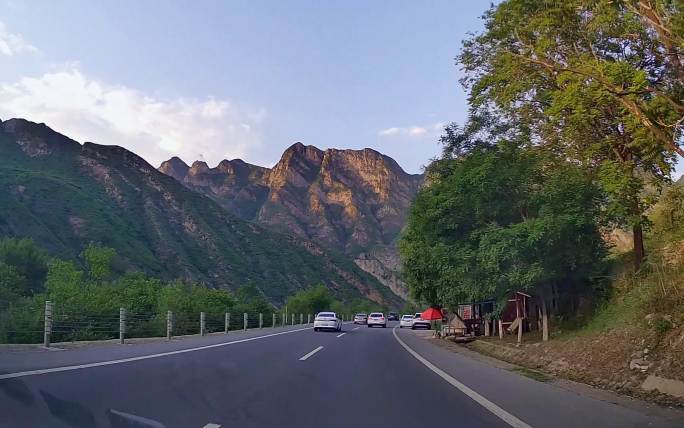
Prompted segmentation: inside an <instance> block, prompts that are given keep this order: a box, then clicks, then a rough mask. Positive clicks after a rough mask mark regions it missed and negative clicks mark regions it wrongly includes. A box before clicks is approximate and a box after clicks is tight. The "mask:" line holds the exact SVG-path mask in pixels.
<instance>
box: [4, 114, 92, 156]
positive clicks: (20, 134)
mask: <svg viewBox="0 0 684 428" xmlns="http://www.w3.org/2000/svg"><path fill="white" fill-rule="evenodd" d="M0 132H4V133H6V134H11V135H12V138H13V140H14V141H16V143H17V144H18V145H19V146H20V147H21V150H22V151H23V152H24V153H25V154H27V155H28V156H31V157H40V156H48V155H51V154H54V153H74V152H77V151H79V150H81V145H80V144H79V143H78V142H76V141H74V140H72V139H71V138H68V137H66V136H64V135H62V134H60V133H59V132H57V131H54V130H53V129H52V128H50V127H48V126H47V125H46V124H44V123H35V122H31V121H28V120H26V119H17V118H14V119H8V120H5V121H2V122H0Z"/></svg>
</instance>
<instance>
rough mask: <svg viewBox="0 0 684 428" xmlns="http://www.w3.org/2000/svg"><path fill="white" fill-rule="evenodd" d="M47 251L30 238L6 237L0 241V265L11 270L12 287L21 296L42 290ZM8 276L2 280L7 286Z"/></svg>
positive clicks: (45, 271) (46, 267)
mask: <svg viewBox="0 0 684 428" xmlns="http://www.w3.org/2000/svg"><path fill="white" fill-rule="evenodd" d="M47 262H48V256H47V253H46V252H45V251H44V250H42V249H41V248H39V247H38V246H36V245H35V244H34V242H33V240H31V239H14V238H8V239H3V240H2V241H0V265H5V268H4V270H5V271H9V270H11V272H12V273H11V277H12V281H11V282H12V289H13V290H14V292H15V293H17V294H18V295H21V296H31V295H33V294H35V293H39V292H40V291H42V290H43V283H44V282H45V276H46V275H47V271H48V266H47ZM9 281H10V279H9V278H5V280H4V281H3V282H4V283H5V284H7V285H8V286H9Z"/></svg>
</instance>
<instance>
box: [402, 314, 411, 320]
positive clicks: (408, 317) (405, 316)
mask: <svg viewBox="0 0 684 428" xmlns="http://www.w3.org/2000/svg"><path fill="white" fill-rule="evenodd" d="M402 318H403V319H405V320H410V319H412V318H413V317H412V316H411V315H404V316H403V317H402Z"/></svg>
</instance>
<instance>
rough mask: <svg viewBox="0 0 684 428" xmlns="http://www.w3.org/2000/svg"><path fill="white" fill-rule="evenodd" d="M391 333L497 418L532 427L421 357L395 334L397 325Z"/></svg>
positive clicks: (446, 379) (523, 426) (517, 426)
mask: <svg viewBox="0 0 684 428" xmlns="http://www.w3.org/2000/svg"><path fill="white" fill-rule="evenodd" d="M392 334H394V338H395V339H397V342H399V344H400V345H401V346H402V347H403V348H404V349H406V351H408V353H409V354H411V355H413V356H414V357H415V358H416V359H417V360H418V361H420V362H421V363H423V364H424V365H425V366H426V367H427V368H429V369H430V370H432V371H433V372H435V373H436V374H437V375H438V376H439V377H441V378H442V379H444V380H445V381H447V382H449V383H450V384H451V385H452V386H454V387H455V388H456V389H458V390H459V391H461V392H462V393H464V394H465V395H467V396H468V397H470V398H472V399H473V400H475V402H476V403H477V404H479V405H480V406H482V407H484V408H485V409H487V410H489V411H490V412H492V413H494V415H496V416H497V417H498V418H499V419H501V420H502V421H504V422H506V423H507V424H508V425H510V426H512V427H515V428H532V427H531V426H530V425H528V424H526V423H525V422H523V421H521V420H520V419H518V418H516V417H515V416H513V415H512V414H510V413H508V412H507V411H505V410H504V409H502V408H501V407H499V406H497V405H496V404H494V403H492V402H491V401H489V400H487V399H486V398H485V397H483V396H481V395H480V394H478V393H477V392H475V391H473V390H472V389H470V388H468V387H467V386H465V385H464V384H462V383H461V382H459V381H458V380H456V379H455V378H454V377H453V376H451V375H450V374H448V373H446V372H445V371H444V370H442V369H440V368H439V367H437V366H435V365H434V364H432V363H431V362H429V361H428V360H426V359H425V358H423V357H422V356H421V355H420V354H419V353H417V352H416V351H414V350H413V349H411V347H410V346H408V345H407V344H406V343H404V341H403V340H401V339H400V338H399V336H398V335H397V327H394V328H393V329H392Z"/></svg>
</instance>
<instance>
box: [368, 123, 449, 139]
mask: <svg viewBox="0 0 684 428" xmlns="http://www.w3.org/2000/svg"><path fill="white" fill-rule="evenodd" d="M443 128H444V122H437V123H433V124H431V125H426V126H410V127H392V128H387V129H383V130H380V131H379V132H378V135H380V136H383V137H387V136H396V135H404V136H409V137H420V136H423V135H426V134H432V133H437V132H440V131H442V129H443Z"/></svg>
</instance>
